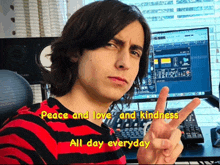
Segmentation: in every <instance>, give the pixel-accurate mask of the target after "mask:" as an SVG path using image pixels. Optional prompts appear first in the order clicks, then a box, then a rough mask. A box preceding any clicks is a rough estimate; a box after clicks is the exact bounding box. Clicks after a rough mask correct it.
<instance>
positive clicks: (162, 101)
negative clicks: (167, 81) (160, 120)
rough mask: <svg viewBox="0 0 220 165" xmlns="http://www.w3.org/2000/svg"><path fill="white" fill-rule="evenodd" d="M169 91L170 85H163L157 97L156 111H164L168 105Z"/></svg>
mask: <svg viewBox="0 0 220 165" xmlns="http://www.w3.org/2000/svg"><path fill="white" fill-rule="evenodd" d="M168 93H169V88H168V87H163V88H162V89H161V91H160V95H159V97H158V99H157V104H156V108H155V113H156V112H157V111H158V112H159V113H164V109H165V106H166V101H167V96H168Z"/></svg>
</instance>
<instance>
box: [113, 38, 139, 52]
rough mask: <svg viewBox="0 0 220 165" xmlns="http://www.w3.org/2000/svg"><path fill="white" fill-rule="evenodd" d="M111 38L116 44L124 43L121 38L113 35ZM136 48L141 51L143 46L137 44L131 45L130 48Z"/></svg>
mask: <svg viewBox="0 0 220 165" xmlns="http://www.w3.org/2000/svg"><path fill="white" fill-rule="evenodd" d="M112 40H114V41H115V42H116V43H117V44H119V45H122V46H123V45H124V43H125V42H124V41H123V40H120V39H118V38H115V37H114V38H113V39H112ZM137 49H139V50H141V51H143V48H142V47H141V46H139V45H131V50H137Z"/></svg>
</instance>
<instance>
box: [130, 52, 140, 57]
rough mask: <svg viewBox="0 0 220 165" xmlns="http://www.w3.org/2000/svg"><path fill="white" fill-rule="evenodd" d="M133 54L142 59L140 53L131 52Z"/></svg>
mask: <svg viewBox="0 0 220 165" xmlns="http://www.w3.org/2000/svg"><path fill="white" fill-rule="evenodd" d="M131 53H132V54H134V55H135V56H137V57H140V56H141V55H140V53H138V52H136V51H131Z"/></svg>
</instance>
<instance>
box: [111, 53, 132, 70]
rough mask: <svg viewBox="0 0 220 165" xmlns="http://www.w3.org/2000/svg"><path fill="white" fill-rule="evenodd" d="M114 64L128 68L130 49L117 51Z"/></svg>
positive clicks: (129, 65)
mask: <svg viewBox="0 0 220 165" xmlns="http://www.w3.org/2000/svg"><path fill="white" fill-rule="evenodd" d="M115 65H116V68H118V69H124V70H128V69H129V68H130V67H131V62H130V51H129V50H126V49H122V50H121V51H119V52H118V56H117V61H116V63H115Z"/></svg>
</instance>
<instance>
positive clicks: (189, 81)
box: [133, 28, 212, 102]
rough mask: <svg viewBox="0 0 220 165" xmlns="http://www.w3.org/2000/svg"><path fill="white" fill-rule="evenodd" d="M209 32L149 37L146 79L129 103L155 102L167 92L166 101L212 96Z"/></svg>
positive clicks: (177, 31)
mask: <svg viewBox="0 0 220 165" xmlns="http://www.w3.org/2000/svg"><path fill="white" fill-rule="evenodd" d="M208 34H209V28H196V29H184V30H173V31H166V32H155V33H152V41H151V46H150V55H149V64H148V65H149V66H148V75H147V76H146V77H145V78H144V80H143V85H142V86H141V91H139V92H137V91H135V93H134V96H133V102H143V101H156V100H157V98H158V96H159V93H160V90H161V89H162V88H163V87H164V86H167V87H169V89H170V92H169V95H168V100H170V99H186V98H194V97H199V98H203V97H209V96H210V95H212V83H211V69H210V51H209V35H208Z"/></svg>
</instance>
